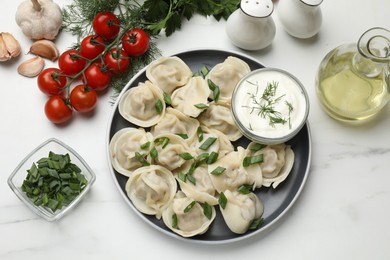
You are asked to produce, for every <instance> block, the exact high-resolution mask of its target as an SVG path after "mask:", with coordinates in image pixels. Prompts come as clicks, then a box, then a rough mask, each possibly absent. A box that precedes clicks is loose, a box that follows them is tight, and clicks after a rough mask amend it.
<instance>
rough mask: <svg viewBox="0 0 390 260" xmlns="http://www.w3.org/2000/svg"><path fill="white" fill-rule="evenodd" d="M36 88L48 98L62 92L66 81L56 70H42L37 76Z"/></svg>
mask: <svg viewBox="0 0 390 260" xmlns="http://www.w3.org/2000/svg"><path fill="white" fill-rule="evenodd" d="M37 82H38V87H39V89H40V90H41V91H42V92H43V93H45V94H46V95H48V96H51V95H58V94H61V93H63V92H64V87H65V85H66V82H67V79H66V77H65V76H63V75H62V72H61V71H60V70H59V69H57V68H47V69H44V70H43V71H42V72H41V73H39V75H38V80H37Z"/></svg>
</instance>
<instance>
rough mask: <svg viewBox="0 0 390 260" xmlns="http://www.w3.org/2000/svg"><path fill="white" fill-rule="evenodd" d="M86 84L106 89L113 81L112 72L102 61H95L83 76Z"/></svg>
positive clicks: (90, 86) (97, 89) (99, 89)
mask: <svg viewBox="0 0 390 260" xmlns="http://www.w3.org/2000/svg"><path fill="white" fill-rule="evenodd" d="M82 81H83V83H84V84H87V86H88V87H89V88H92V89H94V90H96V91H101V90H104V89H106V88H107V87H108V84H110V81H111V74H110V72H109V71H108V69H107V68H105V67H104V66H103V65H102V64H101V63H99V62H95V63H92V64H91V66H89V67H88V69H86V70H85V72H84V77H83V78H82Z"/></svg>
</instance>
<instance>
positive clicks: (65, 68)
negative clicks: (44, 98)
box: [58, 49, 86, 76]
mask: <svg viewBox="0 0 390 260" xmlns="http://www.w3.org/2000/svg"><path fill="white" fill-rule="evenodd" d="M85 64H86V61H85V59H83V58H82V57H80V56H79V53H78V52H77V50H74V49H71V50H67V51H65V52H64V53H62V54H61V55H60V57H59V58H58V66H59V67H60V70H61V71H62V72H63V73H64V74H66V75H70V76H73V75H76V74H77V73H79V72H80V71H82V70H83V69H84V67H85Z"/></svg>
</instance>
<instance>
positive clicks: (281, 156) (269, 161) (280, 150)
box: [247, 142, 295, 188]
mask: <svg viewBox="0 0 390 260" xmlns="http://www.w3.org/2000/svg"><path fill="white" fill-rule="evenodd" d="M247 154H248V156H262V157H263V162H262V163H261V164H260V167H261V172H262V175H263V186H265V187H269V186H271V185H272V187H273V188H276V187H277V186H278V185H279V184H280V183H281V182H283V181H284V180H285V179H286V178H287V176H288V175H289V173H290V172H291V169H292V167H293V164H294V157H295V156H294V151H293V150H292V149H291V146H290V145H286V144H285V143H281V144H275V145H261V144H258V143H254V142H252V143H250V144H249V145H248V147H247Z"/></svg>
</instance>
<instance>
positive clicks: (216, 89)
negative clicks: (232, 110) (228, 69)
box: [207, 79, 220, 102]
mask: <svg viewBox="0 0 390 260" xmlns="http://www.w3.org/2000/svg"><path fill="white" fill-rule="evenodd" d="M207 83H208V85H209V89H210V90H211V91H212V92H213V99H214V101H215V102H218V100H219V95H220V89H219V86H217V85H216V84H215V83H214V82H213V81H212V80H211V79H208V80H207Z"/></svg>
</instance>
